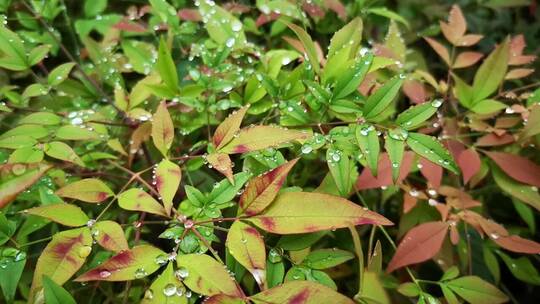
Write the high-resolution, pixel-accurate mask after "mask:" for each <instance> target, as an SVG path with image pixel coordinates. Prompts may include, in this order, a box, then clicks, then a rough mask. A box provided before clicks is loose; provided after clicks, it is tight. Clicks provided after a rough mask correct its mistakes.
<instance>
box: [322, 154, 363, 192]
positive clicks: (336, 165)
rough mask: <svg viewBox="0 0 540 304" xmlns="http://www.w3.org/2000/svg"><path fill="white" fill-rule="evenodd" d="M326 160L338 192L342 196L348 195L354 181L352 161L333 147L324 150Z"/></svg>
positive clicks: (354, 169)
mask: <svg viewBox="0 0 540 304" xmlns="http://www.w3.org/2000/svg"><path fill="white" fill-rule="evenodd" d="M326 162H327V163H328V169H329V170H330V174H331V175H332V178H333V180H334V183H335V184H336V187H337V189H338V191H339V194H340V195H341V196H343V197H347V196H349V193H350V192H351V189H352V185H353V182H354V177H353V176H352V175H351V173H352V172H353V171H356V167H355V166H354V163H353V162H352V161H351V160H350V158H349V156H348V155H347V154H345V153H343V152H342V151H341V150H337V149H333V148H329V149H328V150H327V151H326Z"/></svg>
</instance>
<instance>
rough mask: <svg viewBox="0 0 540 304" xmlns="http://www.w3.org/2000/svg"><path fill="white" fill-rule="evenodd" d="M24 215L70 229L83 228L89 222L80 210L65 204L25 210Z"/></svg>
mask: <svg viewBox="0 0 540 304" xmlns="http://www.w3.org/2000/svg"><path fill="white" fill-rule="evenodd" d="M24 213H27V214H32V215H37V216H41V217H44V218H46V219H49V220H51V221H53V222H57V223H59V224H62V225H65V226H71V227H79V226H83V225H85V224H86V223H87V222H88V220H89V218H88V216H86V213H84V212H83V211H82V210H81V208H79V207H77V206H75V205H71V204H65V203H60V204H53V205H46V206H40V207H35V208H31V209H26V210H25V211H24Z"/></svg>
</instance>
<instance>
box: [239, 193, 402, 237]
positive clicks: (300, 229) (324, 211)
mask: <svg viewBox="0 0 540 304" xmlns="http://www.w3.org/2000/svg"><path fill="white" fill-rule="evenodd" d="M247 220H248V221H250V222H252V223H253V224H255V225H257V226H258V227H260V228H261V229H263V230H266V231H268V232H272V233H277V234H293V233H306V232H314V231H320V230H330V229H336V228H345V227H349V226H351V225H363V224H374V225H392V222H390V221H389V220H388V219H386V218H385V217H383V216H382V215H380V214H377V213H375V212H373V211H369V210H366V209H364V208H362V207H360V206H358V205H356V204H354V203H353V202H351V201H348V200H346V199H344V198H341V197H338V196H333V195H328V194H323V193H312V192H285V193H282V194H280V195H278V197H277V198H276V199H275V200H274V202H273V203H272V204H270V206H269V207H268V208H266V209H265V210H264V211H263V212H262V213H260V214H258V215H256V216H253V217H250V218H247Z"/></svg>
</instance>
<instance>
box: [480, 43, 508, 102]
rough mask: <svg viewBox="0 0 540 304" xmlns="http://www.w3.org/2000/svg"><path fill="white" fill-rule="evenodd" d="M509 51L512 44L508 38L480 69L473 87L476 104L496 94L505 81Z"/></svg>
mask: <svg viewBox="0 0 540 304" xmlns="http://www.w3.org/2000/svg"><path fill="white" fill-rule="evenodd" d="M509 49H510V42H509V39H508V38H507V39H505V40H504V41H503V42H502V43H501V44H499V45H498V46H497V47H496V48H495V50H493V52H491V54H489V56H488V57H487V58H486V59H485V60H484V62H483V63H482V65H481V66H480V68H478V71H477V72H476V75H474V82H473V85H472V88H473V92H474V93H473V95H474V98H473V99H474V103H476V102H478V101H481V100H483V99H485V98H486V97H488V96H490V95H491V94H492V93H494V92H495V91H496V90H497V88H498V87H499V85H500V84H501V82H502V81H503V80H504V76H505V75H506V70H507V69H508V59H509V55H510V51H509Z"/></svg>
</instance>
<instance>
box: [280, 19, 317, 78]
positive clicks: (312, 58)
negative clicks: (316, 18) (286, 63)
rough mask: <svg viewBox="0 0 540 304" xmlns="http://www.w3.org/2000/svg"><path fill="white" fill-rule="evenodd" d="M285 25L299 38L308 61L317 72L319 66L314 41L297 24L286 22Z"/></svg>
mask: <svg viewBox="0 0 540 304" xmlns="http://www.w3.org/2000/svg"><path fill="white" fill-rule="evenodd" d="M287 26H288V27H289V28H290V29H291V30H292V31H293V32H294V33H295V34H296V36H298V39H300V41H301V42H302V45H303V46H304V50H305V52H306V55H307V59H308V60H309V63H310V64H311V66H312V67H313V70H314V71H315V73H317V74H319V71H320V69H321V68H320V66H319V57H318V56H317V50H316V47H315V43H314V42H313V40H311V37H310V36H309V34H308V33H306V31H304V29H302V28H301V27H299V26H298V25H296V24H292V23H287Z"/></svg>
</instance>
